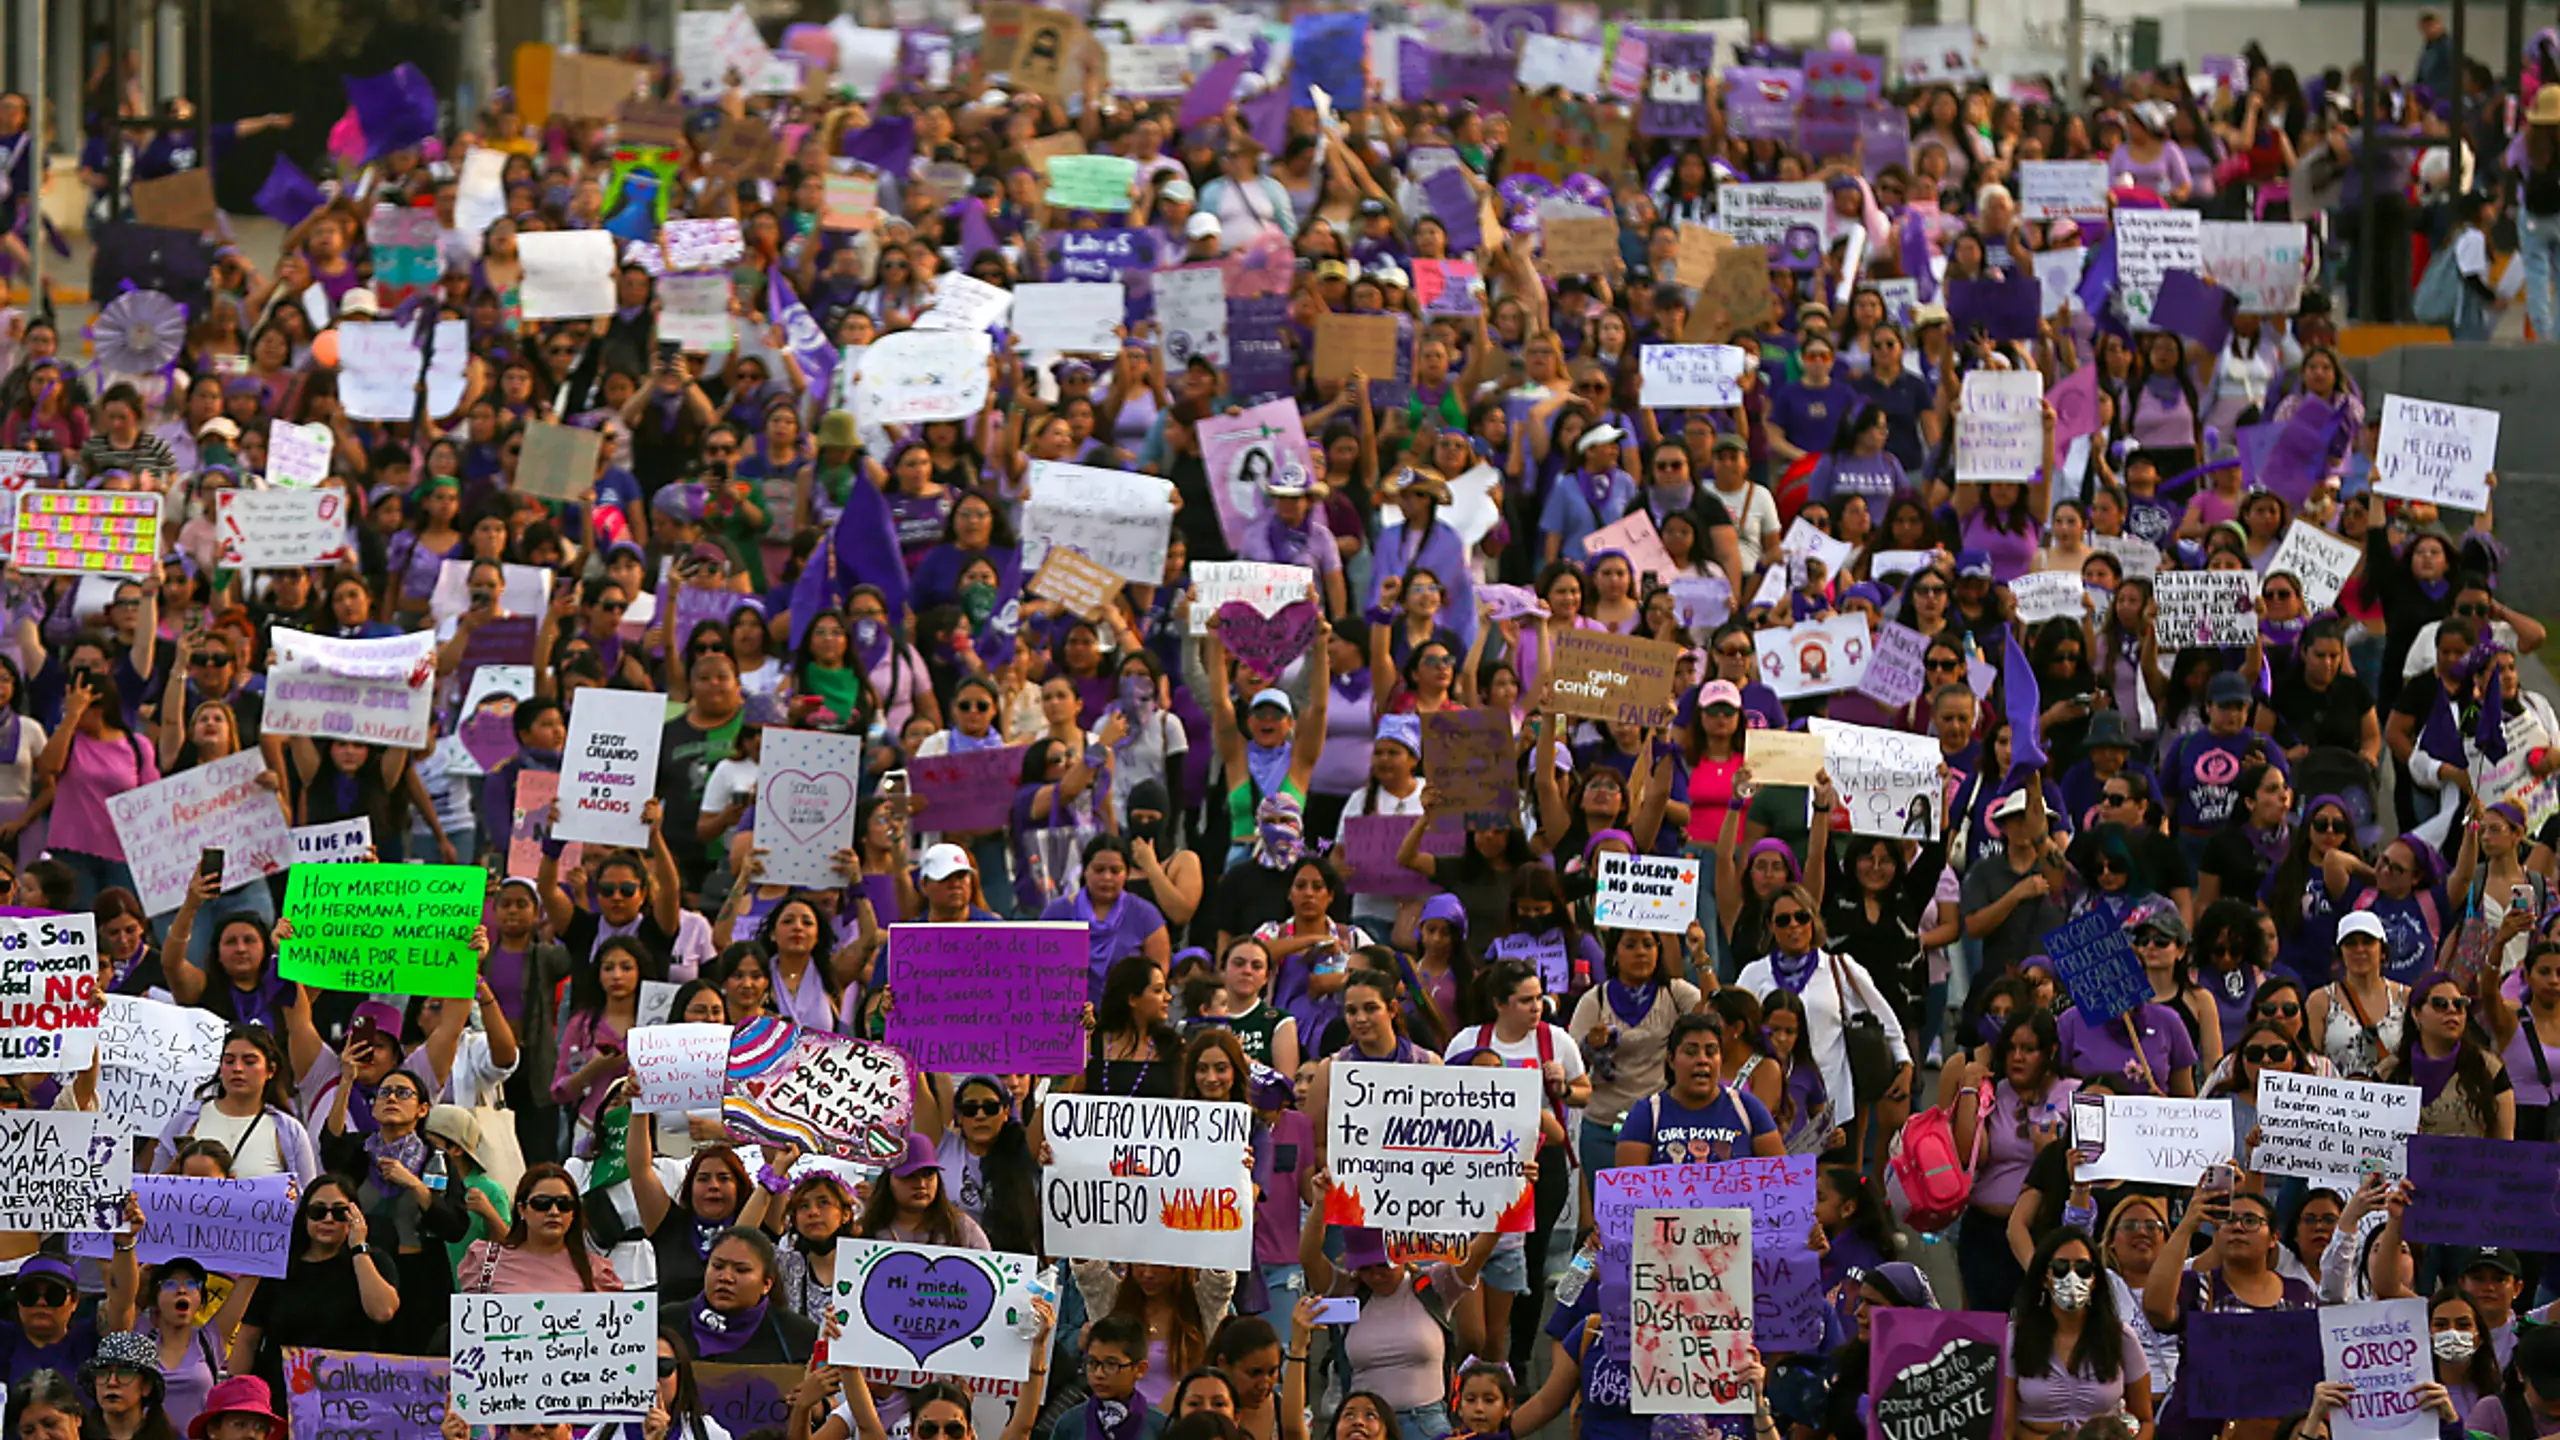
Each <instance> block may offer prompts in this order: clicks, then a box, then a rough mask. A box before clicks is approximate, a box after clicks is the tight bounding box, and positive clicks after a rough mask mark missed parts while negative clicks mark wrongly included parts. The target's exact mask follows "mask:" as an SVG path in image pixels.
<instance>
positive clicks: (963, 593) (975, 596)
mask: <svg viewBox="0 0 2560 1440" xmlns="http://www.w3.org/2000/svg"><path fill="white" fill-rule="evenodd" d="M960 613H961V614H963V615H966V616H968V617H969V623H970V624H971V625H984V624H986V623H987V617H988V616H990V615H993V614H995V613H996V587H994V586H993V585H987V584H975V585H963V586H961V587H960Z"/></svg>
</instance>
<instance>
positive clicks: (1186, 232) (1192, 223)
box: [1182, 210, 1226, 240]
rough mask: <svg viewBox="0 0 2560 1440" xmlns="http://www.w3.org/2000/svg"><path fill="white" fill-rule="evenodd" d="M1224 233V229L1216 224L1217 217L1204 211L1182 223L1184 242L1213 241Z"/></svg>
mask: <svg viewBox="0 0 2560 1440" xmlns="http://www.w3.org/2000/svg"><path fill="white" fill-rule="evenodd" d="M1225 233H1226V229H1225V227H1223V226H1221V225H1220V224H1219V223H1218V217H1217V216H1215V215H1212V214H1210V213H1209V212H1208V211H1206V210H1202V211H1199V212H1198V213H1196V214H1194V215H1193V216H1192V217H1191V218H1190V219H1188V220H1185V221H1183V222H1182V238H1183V239H1185V240H1215V239H1217V238H1219V237H1220V236H1222V235H1224V234H1225Z"/></svg>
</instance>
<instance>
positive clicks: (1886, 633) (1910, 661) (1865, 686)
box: [1856, 620, 1929, 707]
mask: <svg viewBox="0 0 2560 1440" xmlns="http://www.w3.org/2000/svg"><path fill="white" fill-rule="evenodd" d="M1874 640H1875V653H1874V655H1873V657H1872V658H1870V659H1869V660H1868V662H1867V669H1866V673H1865V674H1864V675H1862V676H1860V677H1859V679H1858V684H1857V687H1856V688H1857V692H1858V693H1859V694H1861V695H1864V696H1866V697H1867V698H1868V699H1870V700H1873V701H1875V702H1876V703H1877V704H1879V705H1889V706H1897V707H1898V706H1903V705H1908V704H1910V703H1911V702H1912V701H1914V700H1917V699H1919V698H1920V692H1921V691H1922V690H1923V689H1925V688H1927V686H1928V683H1929V680H1928V671H1927V670H1926V669H1925V668H1924V667H1923V666H1922V664H1921V662H1922V661H1923V660H1924V659H1925V658H1926V657H1927V655H1928V653H1929V637H1927V636H1925V635H1923V634H1921V633H1920V632H1919V631H1917V630H1914V629H1912V628H1911V627H1910V626H1908V625H1904V624H1901V623H1899V622H1896V621H1890V620H1888V621H1886V622H1885V623H1884V624H1883V625H1880V626H1878V627H1877V628H1876V633H1875V636H1874Z"/></svg>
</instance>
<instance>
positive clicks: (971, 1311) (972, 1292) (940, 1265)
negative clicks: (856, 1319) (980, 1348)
mask: <svg viewBox="0 0 2560 1440" xmlns="http://www.w3.org/2000/svg"><path fill="white" fill-rule="evenodd" d="M995 1307H996V1286H995V1281H994V1280H993V1279H991V1278H989V1276H988V1275H987V1272H986V1269H985V1267H983V1266H981V1265H979V1264H977V1263H976V1262H974V1261H970V1260H963V1259H958V1258H956V1257H948V1256H945V1257H937V1258H935V1259H931V1260H928V1259H926V1258H925V1257H923V1256H921V1255H914V1254H907V1253H903V1252H902V1253H898V1254H893V1255H887V1256H883V1257H882V1258H881V1260H880V1263H878V1264H876V1265H874V1266H872V1267H871V1270H870V1272H869V1273H868V1274H866V1275H864V1276H863V1277H862V1315H863V1318H864V1319H865V1320H867V1321H869V1322H870V1324H871V1328H872V1329H874V1330H876V1331H878V1332H879V1333H880V1334H882V1335H884V1336H886V1337H888V1338H889V1339H891V1340H894V1341H896V1342H897V1343H898V1345H899V1346H900V1347H901V1348H903V1349H904V1350H905V1351H906V1352H907V1353H908V1354H910V1355H913V1356H914V1357H916V1368H918V1369H923V1368H925V1359H926V1357H928V1356H930V1355H932V1354H933V1353H934V1352H935V1351H937V1350H940V1349H941V1348H942V1347H943V1346H945V1345H949V1344H951V1343H953V1342H954V1341H957V1340H960V1339H962V1338H963V1337H965V1336H968V1335H971V1334H974V1333H975V1332H976V1331H977V1329H978V1327H979V1326H981V1325H984V1324H985V1323H986V1322H987V1317H988V1316H989V1315H990V1314H992V1313H994V1311H995Z"/></svg>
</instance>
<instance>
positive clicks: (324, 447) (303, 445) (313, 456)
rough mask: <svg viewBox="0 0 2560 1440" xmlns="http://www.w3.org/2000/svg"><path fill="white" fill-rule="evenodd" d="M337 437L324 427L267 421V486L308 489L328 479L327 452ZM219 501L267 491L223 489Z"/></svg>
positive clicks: (285, 421)
mask: <svg viewBox="0 0 2560 1440" xmlns="http://www.w3.org/2000/svg"><path fill="white" fill-rule="evenodd" d="M336 443H337V436H336V434H335V433H334V432H332V431H331V430H330V429H329V427H328V426H326V425H296V424H294V423H293V422H292V421H290V420H283V419H277V420H270V421H268V422H267V483H268V484H270V485H274V486H277V487H279V488H283V489H291V488H294V487H308V486H313V485H317V484H319V483H320V482H321V481H323V480H326V479H328V478H329V452H330V450H331V448H332V447H333V446H335V445H336ZM219 493H220V496H221V497H222V498H225V499H227V498H229V497H231V496H233V495H244V494H245V495H257V494H264V493H270V492H263V491H256V490H246V491H243V490H224V491H221V492H219Z"/></svg>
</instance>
